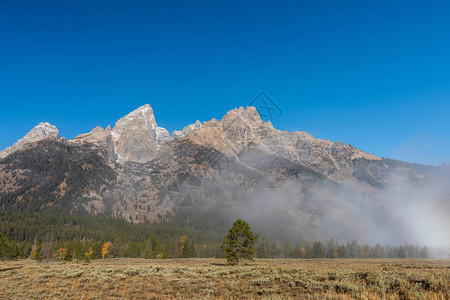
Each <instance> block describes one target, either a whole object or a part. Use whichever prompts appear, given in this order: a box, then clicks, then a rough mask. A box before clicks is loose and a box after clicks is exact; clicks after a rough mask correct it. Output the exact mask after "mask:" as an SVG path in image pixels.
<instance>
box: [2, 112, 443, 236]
mask: <svg viewBox="0 0 450 300" xmlns="http://www.w3.org/2000/svg"><path fill="white" fill-rule="evenodd" d="M380 143H382V141H380ZM448 182H450V168H449V167H448V165H445V164H444V165H442V166H440V167H433V166H426V165H420V164H412V163H406V162H402V161H397V160H391V159H387V158H382V157H378V156H376V155H374V154H370V153H366V152H364V151H361V150H359V149H357V148H355V147H353V146H352V145H350V144H344V143H341V142H338V141H336V142H332V141H329V140H321V139H316V138H314V137H313V136H312V135H310V134H308V133H306V132H301V131H297V132H288V131H281V130H277V129H275V128H274V127H273V125H272V124H271V122H270V121H268V122H265V121H264V120H263V119H262V118H261V117H260V115H259V113H258V111H257V109H256V108H255V107H247V108H245V109H244V108H242V107H241V108H239V109H233V110H231V111H229V112H228V113H227V114H226V115H225V116H224V117H223V118H222V119H221V120H217V119H212V120H210V121H207V122H203V123H202V122H200V121H197V122H195V123H194V124H191V125H188V126H186V127H185V128H183V129H182V130H180V131H174V132H173V133H172V135H170V134H169V132H168V131H167V130H166V129H164V128H162V127H158V125H157V123H156V119H155V116H154V113H153V109H152V108H151V106H150V105H148V104H146V105H144V106H142V107H139V108H138V109H136V110H134V111H133V112H131V113H129V114H128V115H126V116H124V117H123V118H121V119H120V120H118V121H117V122H116V124H115V125H114V127H113V128H112V129H111V127H110V126H108V127H107V128H106V129H104V128H101V127H96V128H94V129H92V131H91V132H89V133H84V134H80V135H78V136H76V137H75V138H74V139H64V138H62V137H60V135H59V132H58V129H57V128H56V127H55V126H53V125H51V124H49V123H40V124H39V125H37V126H36V127H35V128H33V129H32V130H31V131H30V132H29V133H28V134H27V135H25V136H24V137H23V138H22V139H20V140H18V141H17V142H16V143H15V144H14V145H12V146H11V147H9V148H6V149H5V150H3V151H1V152H0V207H1V208H2V209H14V210H20V211H27V212H28V211H45V210H54V211H58V212H61V213H68V214H72V213H77V214H90V215H111V216H114V217H118V218H124V219H126V220H129V221H131V222H152V223H154V222H157V223H160V222H171V221H172V220H175V219H177V220H178V221H179V222H182V223H183V224H184V226H191V227H192V226H194V227H195V226H202V225H201V224H222V223H227V222H229V221H230V220H232V219H234V218H236V217H242V218H245V219H246V220H248V221H249V222H251V223H252V224H254V226H255V227H256V228H257V229H258V230H260V231H261V232H264V233H266V234H268V235H279V234H280V232H281V233H282V234H283V235H286V236H297V237H301V238H304V239H321V238H329V237H335V238H337V239H359V240H363V241H368V242H370V241H377V242H394V243H395V242H421V243H425V242H428V243H431V244H433V243H434V244H438V243H439V242H442V241H443V242H444V244H445V242H450V238H449V236H448V232H450V222H449V220H448V219H449V218H448V215H449V213H450V188H449V185H448ZM203 220H208V223H202V222H203Z"/></svg>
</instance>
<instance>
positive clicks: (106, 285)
mask: <svg viewBox="0 0 450 300" xmlns="http://www.w3.org/2000/svg"><path fill="white" fill-rule="evenodd" d="M0 270H1V271H0V298H1V299H37V298H39V299H42V298H44V299H45V298H68V299H70V298H76V299H152V298H153V299H161V298H164V299H174V298H196V299H208V298H220V299H240V298H247V299H248V298H250V299H252V298H268V299H286V298H302V299H303V298H305V299H350V298H357V299H380V298H383V299H448V297H449V294H448V293H449V290H448V283H449V281H450V261H449V260H368V259H366V260H327V259H324V260H294V259H292V260H288V259H283V260H281V259H280V260H261V259H258V260H256V261H254V262H251V263H248V264H241V265H239V266H228V265H225V260H221V259H178V260H146V259H115V260H94V261H92V263H91V264H81V263H58V262H49V263H45V262H44V263H37V262H35V261H31V260H22V261H16V262H2V266H1V267H0Z"/></svg>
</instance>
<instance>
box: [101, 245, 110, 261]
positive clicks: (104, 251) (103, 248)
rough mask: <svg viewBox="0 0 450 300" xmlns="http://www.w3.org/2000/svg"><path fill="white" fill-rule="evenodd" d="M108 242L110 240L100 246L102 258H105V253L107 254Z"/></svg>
mask: <svg viewBox="0 0 450 300" xmlns="http://www.w3.org/2000/svg"><path fill="white" fill-rule="evenodd" d="M110 244H111V243H110V242H107V243H105V244H104V245H103V247H102V257H103V259H105V255H106V254H108V248H109V245H110Z"/></svg>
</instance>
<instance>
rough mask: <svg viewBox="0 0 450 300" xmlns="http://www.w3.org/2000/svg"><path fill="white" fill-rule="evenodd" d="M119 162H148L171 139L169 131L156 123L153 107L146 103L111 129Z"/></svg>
mask: <svg viewBox="0 0 450 300" xmlns="http://www.w3.org/2000/svg"><path fill="white" fill-rule="evenodd" d="M111 136H112V139H113V143H114V150H115V152H116V154H117V156H118V160H119V162H123V161H135V162H147V161H149V160H151V159H152V158H153V157H154V156H155V155H156V152H157V150H158V149H159V147H160V146H161V145H162V144H163V143H165V142H166V141H167V140H169V139H170V135H169V132H168V131H167V130H166V129H165V128H162V127H158V125H157V124H156V120H155V116H154V114H153V109H152V107H151V106H150V105H149V104H145V105H143V106H141V107H139V108H137V109H136V110H134V111H132V112H130V113H129V114H127V115H126V116H125V117H123V118H121V119H120V120H119V121H117V122H116V125H115V126H114V128H113V129H112V131H111Z"/></svg>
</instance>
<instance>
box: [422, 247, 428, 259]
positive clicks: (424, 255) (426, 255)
mask: <svg viewBox="0 0 450 300" xmlns="http://www.w3.org/2000/svg"><path fill="white" fill-rule="evenodd" d="M420 257H422V258H428V257H429V254H428V248H427V247H423V248H422V250H421V251H420Z"/></svg>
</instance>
